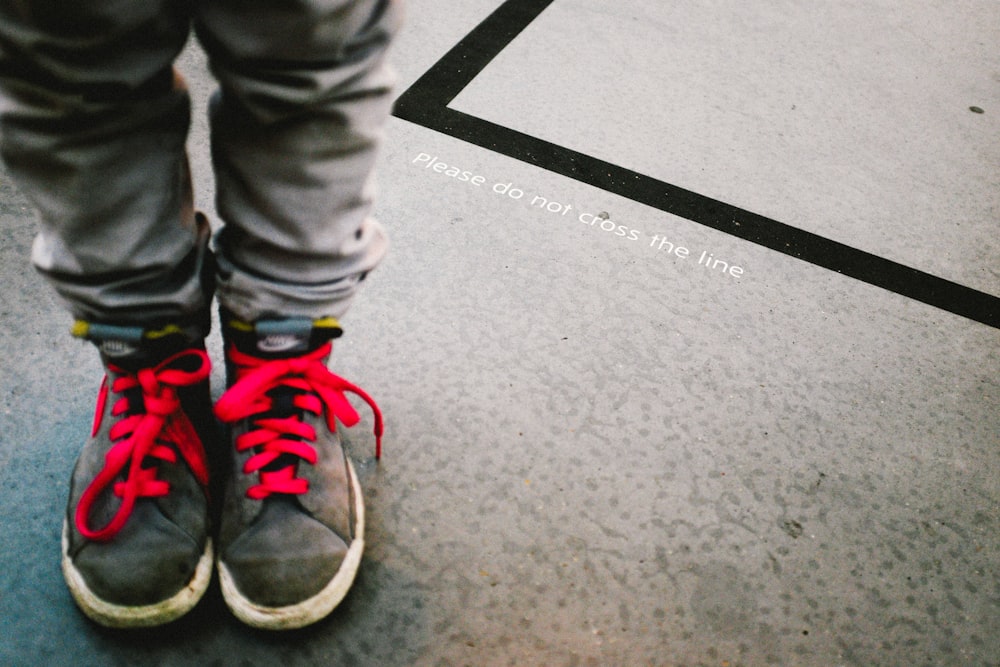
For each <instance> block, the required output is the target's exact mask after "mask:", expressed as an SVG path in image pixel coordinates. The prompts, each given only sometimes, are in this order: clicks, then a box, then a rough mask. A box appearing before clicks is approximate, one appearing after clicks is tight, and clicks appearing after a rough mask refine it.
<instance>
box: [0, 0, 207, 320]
mask: <svg viewBox="0 0 1000 667" xmlns="http://www.w3.org/2000/svg"><path fill="white" fill-rule="evenodd" d="M185 7H186V3H180V2H169V1H166V0H165V1H163V2H156V1H152V0H143V1H142V2H135V1H133V0H118V1H114V0H111V1H105V2H94V1H80V2H56V1H54V0H32V1H31V2H18V3H14V2H8V1H6V0H4V1H2V2H0V123H2V126H0V153H2V157H3V159H4V160H5V162H6V164H7V167H8V169H9V171H10V173H11V175H12V176H13V177H14V179H15V181H16V182H17V183H18V185H19V187H20V188H21V189H22V190H23V191H24V193H25V194H26V195H27V196H28V197H29V198H30V199H31V200H32V202H33V203H34V204H35V205H36V206H37V208H38V211H39V218H40V228H41V231H40V233H39V234H38V236H37V238H36V240H35V244H34V247H33V252H32V261H33V262H34V264H35V266H36V267H37V268H38V270H39V271H41V273H42V274H44V275H45V276H46V277H47V278H48V279H49V280H50V281H51V283H52V284H53V285H54V286H55V288H56V290H57V291H58V293H59V294H60V295H61V296H62V297H63V298H64V300H65V301H66V302H67V304H68V307H69V309H70V311H71V312H72V313H73V315H75V316H76V317H78V318H81V319H86V320H91V321H98V322H111V323H122V324H138V325H146V324H151V323H156V322H167V321H177V320H190V319H193V318H195V317H197V316H199V315H200V314H202V313H204V312H207V301H208V299H209V298H210V297H209V296H207V295H206V289H205V287H204V286H203V284H202V280H201V275H202V273H203V271H202V264H203V262H204V261H205V260H206V252H207V251H206V241H207V236H208V230H207V227H206V226H205V225H204V224H200V223H199V222H198V221H196V217H195V215H194V211H193V209H192V204H191V192H190V178H189V175H188V168H187V160H186V157H185V154H184V141H185V136H186V133H187V127H188V121H189V115H190V111H189V106H188V96H187V92H186V90H185V89H184V85H183V82H182V81H180V79H179V77H177V76H175V74H174V72H173V70H172V62H173V60H174V58H175V57H176V55H177V53H178V52H179V51H180V50H181V48H182V47H183V45H184V42H185V40H186V38H187V36H188V33H189V31H190V19H189V18H188V16H187V15H186V12H187V9H186V8H185Z"/></svg>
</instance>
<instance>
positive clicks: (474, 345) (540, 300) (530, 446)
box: [0, 0, 1000, 667]
mask: <svg viewBox="0 0 1000 667" xmlns="http://www.w3.org/2000/svg"><path fill="white" fill-rule="evenodd" d="M499 4H500V2H499V0H469V1H467V2H461V3H452V2H441V1H440V0H412V1H411V2H410V9H409V23H408V24H407V27H406V29H405V31H404V33H403V35H402V36H401V38H400V40H399V43H398V45H397V49H396V58H395V61H396V63H397V69H398V70H399V75H400V86H401V89H402V88H405V87H406V86H408V85H410V84H411V83H412V82H414V81H415V80H416V79H417V77H419V76H420V75H421V74H422V73H423V72H424V71H426V70H427V69H428V68H430V67H431V66H432V65H433V64H434V62H436V61H437V59H438V58H440V57H441V56H442V55H443V54H444V53H445V52H446V51H447V50H448V49H449V48H451V46H452V45H454V44H455V43H456V42H458V41H459V40H460V39H461V38H462V37H463V36H464V35H466V34H467V33H468V32H469V31H470V30H471V29H472V28H474V27H475V26H476V25H477V24H478V23H479V22H480V21H481V20H482V19H483V18H485V17H486V16H487V15H488V14H489V13H490V12H491V11H492V10H493V9H495V8H496V7H497V6H499ZM997 26H1000V9H998V5H997V4H996V3H993V2H987V1H982V2H976V1H973V0H962V1H960V2H949V3H942V2H929V1H925V0H922V1H921V2H919V3H915V4H907V5H906V12H905V13H903V12H902V11H901V10H900V7H899V4H898V3H889V2H882V1H879V0H866V1H865V2H853V3H846V4H835V5H829V6H827V7H825V8H824V9H822V10H818V9H808V10H807V9H803V8H802V7H800V5H799V4H798V3H791V2H785V1H783V0H767V1H765V2H758V3H749V4H747V5H746V6H744V5H743V4H739V3H733V2H713V3H708V4H705V3H693V2H670V3H660V2H652V1H639V0H637V1H636V2H629V3H605V2H596V1H594V0H556V1H555V3H554V4H553V5H552V7H550V8H549V10H547V11H546V12H545V13H543V14H542V16H541V17H540V18H539V19H538V21H537V22H536V23H535V24H533V25H532V26H531V27H529V29H528V30H527V31H526V32H525V33H524V34H523V35H522V36H521V37H520V38H518V39H517V40H515V41H514V42H513V43H512V44H511V46H510V47H509V49H508V50H506V51H505V52H504V53H503V54H501V56H500V57H499V58H498V59H497V60H496V61H495V62H494V64H493V65H491V66H490V67H488V68H486V70H485V71H484V72H483V73H482V74H481V75H480V77H478V78H477V79H476V80H475V81H474V82H473V84H472V85H471V86H470V87H469V88H468V89H467V90H466V91H465V92H464V93H463V94H462V95H461V96H460V97H459V98H457V99H456V101H455V103H454V105H453V106H454V108H456V109H459V110H462V111H465V112H467V113H470V114H473V115H477V116H479V117H482V118H486V119H489V120H492V121H493V122H496V123H499V124H502V125H505V126H507V127H512V128H514V129H518V130H520V131H522V132H526V133H528V134H532V135H534V136H538V137H540V138H543V139H546V140H548V141H551V142H554V143H559V144H561V145H564V146H566V147H569V148H573V149H575V150H578V151H581V152H584V153H588V154H591V155H594V156H596V157H600V158H602V159H604V160H607V161H609V162H613V163H615V164H619V165H621V166H624V167H628V168H631V169H635V170H637V171H640V172H643V173H647V174H649V175H650V176H653V177H655V178H657V179H660V180H663V181H666V182H670V183H674V184H676V185H680V186H682V187H685V188H689V189H692V190H694V191H696V192H699V193H701V194H705V195H708V196H711V197H714V198H717V199H721V200H723V201H727V202H729V203H732V204H736V205H738V206H741V207H744V208H747V209H749V210H751V211H754V212H757V213H762V214H765V215H768V216H771V217H774V218H776V219H778V220H781V221H782V222H787V223H789V224H793V225H795V226H798V227H802V228H804V229H808V230H810V231H813V232H815V233H818V234H821V235H823V236H827V237H829V238H833V239H835V240H838V241H841V242H843V243H847V244H849V245H853V246H855V247H858V248H861V249H864V250H867V251H869V252H873V253H876V254H880V255H882V256H885V257H889V258H891V259H894V260H896V261H900V262H903V263H906V264H909V265H912V266H915V267H916V268H919V269H922V270H924V271H927V272H930V273H933V274H935V275H939V276H942V277H945V278H949V279H951V280H956V281H958V282H961V283H963V284H966V285H968V286H970V287H974V288H976V289H979V290H982V291H985V292H988V293H991V294H994V295H996V294H1000V274H998V268H997V267H998V260H1000V241H998V239H1000V234H998V233H997V232H998V229H1000V224H998V223H1000V183H998V174H1000V51H998V49H997V46H996V45H997V44H998V43H1000V29H998V28H997ZM181 67H182V69H183V71H184V72H185V74H186V76H187V78H188V81H189V84H190V85H191V87H192V90H193V91H194V93H195V97H196V103H197V105H198V107H199V108H198V109H197V110H196V119H197V122H196V124H195V126H194V127H193V129H192V135H191V151H192V158H193V161H194V168H195V174H196V181H197V183H198V185H199V186H200V190H199V201H200V202H201V206H202V207H203V208H205V209H206V210H209V211H211V210H212V205H211V198H212V185H211V174H210V172H209V169H208V157H207V148H206V142H207V129H206V127H205V125H204V122H203V107H204V103H205V98H206V96H207V94H208V91H210V89H211V88H212V83H211V80H210V78H209V77H208V75H207V74H206V72H205V70H204V65H203V62H202V57H201V54H200V52H199V51H197V50H196V49H191V50H189V51H187V52H186V53H185V54H184V56H183V59H182V63H181ZM970 106H977V107H980V108H981V109H982V110H983V111H984V113H982V114H977V113H973V112H971V111H970V110H969V107H970ZM425 156H429V157H433V158H435V159H436V160H438V161H441V162H443V163H445V164H448V165H450V166H456V167H459V168H460V169H461V170H466V171H469V172H472V173H474V174H478V175H481V176H482V177H483V182H482V184H481V185H474V184H472V183H469V182H463V181H460V180H458V179H455V178H452V177H450V176H448V175H447V173H442V172H436V171H434V170H433V169H432V168H428V167H427V157H425ZM379 184H380V199H379V205H378V214H379V217H380V218H381V219H382V221H383V222H384V224H385V225H386V226H387V227H388V228H389V229H390V231H391V234H392V242H393V247H392V250H391V254H390V255H389V257H388V258H387V260H386V262H385V264H384V265H383V267H381V268H380V269H379V270H378V271H377V272H376V273H375V274H373V275H372V277H371V278H370V280H369V282H368V284H367V285H366V288H365V291H364V292H363V294H362V297H361V298H359V300H358V302H357V304H356V306H355V308H354V309H353V310H352V312H351V313H350V314H349V316H348V317H347V318H345V322H344V323H345V326H346V328H347V335H346V336H345V338H344V339H342V341H341V342H339V343H338V346H337V349H336V352H335V362H334V369H335V370H336V371H337V372H338V373H340V374H342V375H344V376H345V377H348V378H350V379H352V380H354V381H355V382H357V383H358V384H360V385H361V386H362V387H365V388H366V389H367V390H368V391H370V392H371V393H372V394H373V395H374V396H375V398H376V399H377V400H378V401H379V402H380V404H381V406H382V408H383V410H384V412H385V414H386V417H387V429H388V430H387V435H386V438H385V455H384V457H383V459H382V461H381V462H380V463H378V464H375V463H374V461H373V460H372V451H373V442H372V437H371V435H370V427H371V423H370V420H367V419H366V420H365V421H364V422H363V423H362V425H360V426H359V427H357V428H356V429H354V430H353V431H352V432H351V433H350V436H349V437H350V439H351V446H350V448H351V451H352V454H353V456H354V457H355V460H356V461H358V463H359V474H360V475H361V477H362V484H363V486H364V490H365V492H366V496H367V501H368V523H369V525H368V540H367V541H368V549H367V552H366V560H365V561H364V564H363V566H362V569H361V573H360V575H359V579H358V581H357V583H356V586H355V589H354V590H353V591H352V593H351V594H350V595H349V596H348V598H347V600H346V601H345V602H344V604H343V605H342V606H341V608H339V609H338V610H337V611H336V612H335V613H334V614H333V616H332V617H331V618H329V619H328V620H326V621H324V622H322V623H320V624H319V625H317V626H315V627H313V628H310V629H307V630H303V631H298V632H294V633H291V634H277V635H274V634H263V633H259V632H256V631H251V630H249V629H247V628H244V627H243V626H241V625H240V624H239V623H238V622H237V621H236V620H234V619H233V618H231V617H230V616H229V615H228V613H227V612H226V611H225V608H224V605H223V604H222V602H221V600H220V596H219V594H218V593H217V591H216V590H215V589H214V588H213V590H212V591H211V592H210V594H209V596H208V597H207V599H206V600H205V601H203V603H202V604H201V605H199V607H198V608H197V609H196V610H195V611H194V612H193V613H192V614H191V615H190V616H188V617H187V618H185V619H182V620H181V621H179V622H178V623H175V624H174V625H172V626H170V627H167V628H162V629H159V630H156V631H149V632H141V633H125V634H123V633H117V632H110V631H106V630H102V629H99V628H97V627H95V626H94V625H92V624H90V623H89V622H87V621H86V620H85V619H84V618H83V617H82V616H81V615H80V614H79V613H78V612H77V611H76V609H75V608H74V606H73V603H72V601H71V599H70V597H69V595H68V593H67V592H66V591H65V588H64V585H63V583H62V579H61V575H60V572H59V560H58V553H59V530H60V523H61V516H62V511H63V503H64V496H65V492H66V488H65V484H66V480H67V479H68V476H69V471H70V468H71V466H72V463H73V460H74V458H75V456H76V451H77V448H78V446H79V444H80V443H81V442H82V439H83V437H84V435H85V434H86V432H87V429H88V427H89V422H90V417H91V414H92V405H93V404H92V401H93V398H94V395H95V393H96V389H97V385H98V382H99V380H100V368H99V364H98V360H97V358H96V355H95V354H93V352H92V350H91V349H89V348H88V347H87V346H85V345H83V344H79V343H76V342H74V341H73V340H71V339H70V338H69V336H68V334H67V330H68V326H69V321H68V318H67V317H66V316H65V315H63V314H62V312H61V311H60V310H59V307H58V305H57V304H56V302H55V300H54V298H53V296H52V295H51V294H50V292H49V291H48V289H47V287H46V286H45V285H43V284H42V283H41V281H40V279H39V278H37V277H36V276H35V275H34V274H33V273H32V271H31V270H30V268H29V267H28V264H27V257H28V252H29V246H30V243H31V237H32V234H33V224H34V222H33V218H32V215H31V212H30V210H29V209H28V207H27V203H26V202H25V201H24V200H23V198H22V197H21V196H20V195H19V194H18V192H17V191H16V190H15V189H14V188H13V186H12V185H11V184H10V182H9V181H8V179H7V178H6V177H5V176H3V175H2V174H0V223H2V224H0V276H2V285H3V288H2V289H3V294H4V298H3V302H2V304H0V345H2V349H3V350H4V354H3V358H2V360H0V385H2V387H3V391H2V393H0V409H2V411H3V412H2V425H3V426H2V430H0V483H2V489H3V501H2V502H0V515H2V526H3V531H4V541H5V545H4V548H3V549H2V550H0V586H2V588H0V663H3V664H12V665H34V664H75V665H109V664H112V665H115V664H120V665H131V664H148V665H186V664H217V665H263V664H275V663H277V664H285V665H335V664H336V665H340V664H343V665H710V666H716V667H721V666H723V665H732V666H735V665H823V666H825V665H859V666H860V665H864V666H867V665H911V664H912V665H997V664H1000V639H998V628H1000V572H998V560H1000V557H998V548H1000V537H998V531H1000V481H998V479H1000V477H998V464H1000V385H998V377H1000V331H998V330H997V329H995V328H991V327H989V326H986V325H983V324H978V323H976V322H972V321H970V320H966V319H963V318H960V317H957V316H955V315H951V314H949V313H946V312H943V311H940V310H937V309H935V308H932V307H930V306H926V305H924V304H921V303H918V302H915V301H911V300H908V299H906V298H903V297H900V296H897V295H895V294H892V293H890V292H886V291H884V290H881V289H879V288H876V287H873V286H871V285H867V284H865V283H861V282H858V281H856V280H853V279H850V278H846V277H844V276H841V275H839V274H837V273H835V272H831V271H828V270H826V269H821V268H818V267H816V266H813V265H810V264H807V263H804V262H801V261H799V260H796V259H793V258H791V257H787V256H785V255H782V254H779V253H775V252H772V251H770V250H766V249H763V248H760V247H758V246H755V245H752V244H749V243H747V242H744V241H741V240H738V239H734V238H732V237H728V236H726V235H724V234H722V233H719V232H716V231H713V230H710V229H707V228H705V227H702V226H699V225H697V224H695V223H692V222H689V221H686V220H683V219H680V218H677V217H674V216H671V215H668V214H666V213H663V212H660V211H658V210H655V209H651V208H648V207H645V206H642V205H640V204H636V203H634V202H632V201H630V200H628V199H626V198H623V197H620V196H617V195H611V194H608V193H606V192H603V191H601V190H598V189H595V188H592V187H590V186H587V185H583V184H580V183H578V182H575V181H572V180H569V179H566V178H563V177H561V176H557V175H555V174H552V173H550V172H546V171H545V170H543V169H539V168H537V167H532V166H529V165H527V164H523V163H520V162H518V161H515V160H512V159H510V158H507V157H504V156H501V155H498V154H496V153H492V152H489V151H486V150H483V149H481V148H478V147H475V146H472V145H469V144H466V143H463V142H461V141H459V140H456V139H453V138H451V137H448V136H445V135H442V134H438V133H436V132H432V131H430V130H427V129H424V128H422V127H419V126H417V125H414V124H411V123H408V122H405V121H402V120H398V119H393V120H392V121H391V122H390V124H389V128H388V142H387V144H386V147H385V150H384V152H383V156H382V160H381V165H380V177H379ZM515 190H517V191H520V192H522V193H523V195H522V196H521V197H520V198H516V192H515ZM512 195H515V196H512ZM538 197H542V198H544V204H545V205H548V204H551V203H552V202H556V203H557V204H558V206H550V207H549V208H546V207H545V206H544V205H543V201H542V200H540V199H537V198H538ZM581 214H582V215H583V216H584V219H585V220H593V219H596V220H598V221H601V220H603V219H604V218H607V219H608V220H611V221H613V222H614V223H615V225H614V230H612V231H604V230H602V229H601V227H600V222H598V223H597V224H587V223H586V222H581V221H580V216H581ZM588 214H589V216H590V217H588ZM611 226H612V225H606V227H609V228H610V227H611ZM619 227H624V228H625V229H626V234H625V235H619V233H618V231H617V230H618V229H619ZM631 232H635V233H634V234H632V233H631ZM654 238H655V239H656V241H655V242H654ZM663 239H667V242H668V244H669V245H666V246H663V247H662V248H661V247H660V245H661V241H662V240H663ZM651 243H652V244H653V245H651ZM678 246H680V247H684V248H687V249H688V251H689V255H688V256H686V257H685V256H683V253H681V254H680V255H679V254H677V252H676V248H677V247H678ZM671 247H672V248H673V250H674V252H671V251H670V250H671ZM702 252H706V253H710V254H712V255H713V257H716V258H721V259H723V260H724V261H726V262H727V264H728V265H729V266H739V267H740V268H741V269H742V273H741V274H740V275H738V276H735V277H734V276H733V275H730V274H727V273H724V272H722V271H720V270H718V269H710V268H706V267H704V266H703V265H701V264H698V263H697V259H698V257H699V256H700V255H701V253H702ZM212 349H213V352H214V353H215V354H216V356H218V352H219V344H218V341H217V339H215V338H213V341H212ZM215 380H216V386H217V388H220V387H221V375H220V374H219V373H216V375H215Z"/></svg>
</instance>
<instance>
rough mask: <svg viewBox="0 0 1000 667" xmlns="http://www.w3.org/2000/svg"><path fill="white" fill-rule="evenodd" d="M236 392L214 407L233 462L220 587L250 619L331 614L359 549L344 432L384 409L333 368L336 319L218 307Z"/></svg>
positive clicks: (360, 507) (290, 620) (296, 620)
mask: <svg viewBox="0 0 1000 667" xmlns="http://www.w3.org/2000/svg"><path fill="white" fill-rule="evenodd" d="M222 321H223V337H224V339H225V340H226V362H227V374H228V376H229V379H228V384H229V385H230V386H229V389H228V390H227V391H226V392H225V393H224V394H223V395H222V397H221V398H220V399H219V401H218V402H217V403H216V406H215V412H216V415H217V416H218V417H219V418H220V419H221V420H222V421H223V422H225V423H227V424H229V425H230V428H231V438H232V443H233V447H232V451H231V453H232V456H233V459H232V464H231V467H230V470H229V475H230V476H229V478H228V480H227V483H226V492H225V495H224V499H223V511H222V517H221V520H220V525H219V540H218V545H219V548H218V552H219V557H218V570H219V582H220V585H221V588H222V595H223V598H224V599H225V601H226V604H227V605H228V606H229V608H230V610H231V611H232V612H233V614H235V616H236V617H237V618H239V619H240V620H241V621H243V622H244V623H246V624H248V625H250V626H252V627H256V628H262V629H268V630H285V629H292V628H301V627H303V626H306V625H309V624H311V623H314V622H316V621H318V620H320V619H322V618H324V617H325V616H326V615H328V614H329V613H330V612H331V611H332V610H333V609H334V608H335V607H336V606H337V605H338V604H339V603H340V601H341V600H342V599H343V598H344V596H345V595H346V594H347V591H348V589H349V588H350V587H351V584H352V582H353V581H354V577H355V574H356V573H357V571H358V566H359V564H360V562H361V554H362V551H363V549H364V526H365V520H364V501H363V500H362V495H361V485H360V484H359V483H358V478H357V475H356V474H355V472H354V467H353V466H352V465H351V461H350V459H349V458H348V456H347V454H346V452H345V451H344V448H343V445H342V443H341V441H340V438H339V437H338V434H337V422H338V421H340V422H341V423H343V424H345V425H347V426H353V425H354V424H355V423H357V421H358V419H359V417H358V414H357V412H356V411H355V410H354V408H353V407H351V404H350V403H348V401H347V399H346V398H345V395H344V394H345V392H346V393H353V394H356V395H358V396H360V397H361V398H362V399H363V400H364V401H365V402H367V403H368V405H369V406H370V407H371V408H372V410H373V411H374V413H375V434H376V458H377V457H378V455H379V448H378V447H379V446H378V438H380V436H381V433H382V417H381V413H380V412H379V410H378V407H377V406H376V405H375V402H374V401H373V400H372V399H371V398H370V397H369V396H368V395H367V394H366V393H365V392H364V391H362V390H361V389H360V388H358V387H357V386H355V385H353V384H351V383H350V382H347V381H346V380H344V379H343V378H340V377H338V376H336V375H334V374H333V373H331V372H330V370H329V369H328V368H327V361H328V358H329V356H330V350H331V340H332V339H333V338H335V337H337V336H338V335H339V334H340V328H339V326H337V324H336V321H335V320H332V319H323V320H316V321H312V320H309V319H285V320H267V321H259V322H256V323H252V324H251V323H245V322H241V321H238V320H236V319H235V318H233V317H231V316H229V315H228V314H227V313H225V312H223V317H222Z"/></svg>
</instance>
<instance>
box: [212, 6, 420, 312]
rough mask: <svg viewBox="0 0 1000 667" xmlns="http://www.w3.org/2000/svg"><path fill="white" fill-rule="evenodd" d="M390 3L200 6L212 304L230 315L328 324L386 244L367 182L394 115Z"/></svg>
mask: <svg viewBox="0 0 1000 667" xmlns="http://www.w3.org/2000/svg"><path fill="white" fill-rule="evenodd" d="M400 13H401V2H398V1H388V2H386V1H379V0H355V1H352V2H348V1H345V0H332V1H315V2H310V1H301V2H281V3H268V2H264V3H261V2H249V1H241V0H218V1H215V2H206V3H203V4H202V5H201V7H200V9H199V19H198V22H197V26H196V27H197V30H198V34H199V37H200V38H201V41H202V43H203V44H204V46H205V49H206V51H207V52H208V54H209V62H210V65H211V67H212V71H213V72H214V73H215V75H216V76H217V77H218V79H219V81H220V84H221V89H220V93H219V94H218V95H217V96H216V98H215V99H214V100H213V104H212V109H211V110H212V113H211V120H212V150H213V159H214V163H215V171H216V180H217V192H218V209H219V213H220V215H221V216H222V218H223V220H224V221H225V223H226V226H225V228H224V229H223V231H222V232H221V233H220V234H219V236H218V238H217V253H218V255H219V267H220V270H219V285H218V289H219V300H220V302H221V303H222V304H223V305H224V306H225V307H226V308H228V309H229V310H231V311H232V312H233V313H235V314H236V315H237V316H239V317H241V318H243V319H245V320H255V319H257V318H259V317H261V316H263V315H280V316H290V315H296V316H307V317H322V316H335V317H336V316H340V315H341V314H343V312H344V310H346V308H347V306H348V302H349V300H350V298H351V296H352V295H353V293H354V291H355V288H356V285H357V283H358V282H359V281H360V280H361V279H362V278H363V277H364V275H365V274H366V273H367V272H368V271H370V270H371V269H372V268H373V267H374V266H375V265H376V264H377V263H378V261H379V259H380V258H381V257H382V255H383V253H384V251H385V246H386V241H385V237H384V235H383V232H382V230H381V228H380V227H379V225H378V224H377V223H376V222H375V221H374V220H372V219H371V218H370V209H371V203H372V195H373V192H372V181H371V171H372V167H373V164H374V161H375V157H376V149H377V147H378V145H379V141H380V139H381V136H382V131H383V126H384V124H385V122H386V119H387V118H388V115H389V112H390V109H391V105H392V90H391V85H392V81H393V77H392V74H391V72H390V70H389V69H388V67H387V65H386V63H385V52H386V48H387V46H388V44H389V41H390V38H391V36H392V34H393V33H394V31H395V29H396V27H397V25H398V23H399V21H400Z"/></svg>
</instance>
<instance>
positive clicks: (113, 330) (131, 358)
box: [81, 324, 195, 373]
mask: <svg viewBox="0 0 1000 667" xmlns="http://www.w3.org/2000/svg"><path fill="white" fill-rule="evenodd" d="M81 337H84V338H86V339H87V340H89V341H91V342H92V343H93V344H94V345H96V346H97V349H98V351H99V352H100V354H101V360H102V361H103V362H104V364H105V365H109V364H112V365H115V366H118V367H119V368H123V369H125V370H127V371H130V372H133V373H134V372H137V371H138V370H140V369H142V368H151V367H153V366H156V365H157V364H159V363H160V362H161V361H163V360H164V359H167V358H168V357H170V356H171V355H173V354H176V353H177V352H180V351H181V350H185V349H188V348H190V347H193V346H194V345H195V342H194V341H193V340H192V338H191V337H190V336H189V335H188V332H186V331H184V330H181V329H179V328H177V329H176V330H163V331H161V332H157V335H156V336H153V337H150V336H149V335H148V334H147V331H146V330H144V329H142V328H141V327H123V326H114V325H105V324H90V325H88V328H87V331H86V335H85V336H81Z"/></svg>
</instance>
